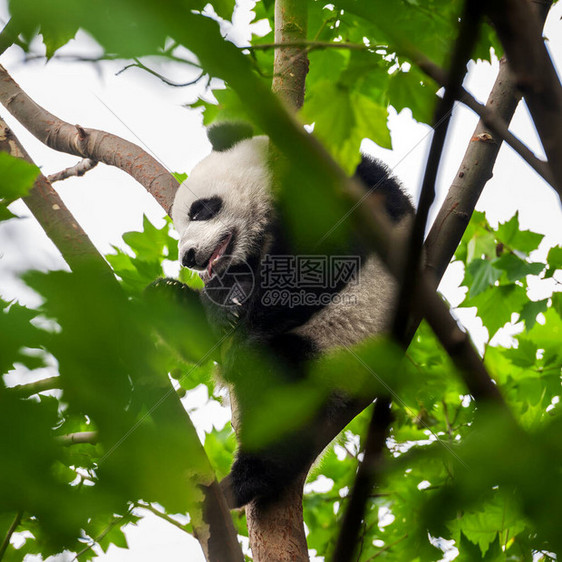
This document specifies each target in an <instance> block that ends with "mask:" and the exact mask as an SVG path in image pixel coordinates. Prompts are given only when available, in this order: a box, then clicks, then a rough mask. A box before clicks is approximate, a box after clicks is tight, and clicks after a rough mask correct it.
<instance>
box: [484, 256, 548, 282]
mask: <svg viewBox="0 0 562 562" xmlns="http://www.w3.org/2000/svg"><path fill="white" fill-rule="evenodd" d="M492 263H493V266H494V267H495V268H497V269H501V270H503V271H505V273H506V277H507V280H508V281H509V282H510V283H513V282H514V281H519V280H521V279H525V277H526V276H527V275H539V274H540V273H541V272H542V271H543V270H544V263H540V262H533V263H529V262H527V261H525V260H522V259H521V258H519V257H517V256H516V255H515V254H513V253H511V252H509V253H504V254H503V255H502V256H501V257H500V258H499V259H497V260H494V261H493V262H492Z"/></svg>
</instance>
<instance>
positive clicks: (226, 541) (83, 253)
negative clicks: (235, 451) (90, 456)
mask: <svg viewBox="0 0 562 562" xmlns="http://www.w3.org/2000/svg"><path fill="white" fill-rule="evenodd" d="M32 103H33V102H32ZM129 144H130V143H129ZM137 149H138V147H137ZM0 150H4V151H7V152H10V153H11V154H12V155H13V156H17V157H19V158H25V159H26V160H28V161H29V162H32V161H31V159H30V158H29V156H28V155H27V153H26V152H25V151H24V149H23V147H22V146H21V144H20V143H19V141H18V140H17V138H16V137H15V136H14V134H13V133H12V131H11V130H10V129H9V128H8V126H7V125H6V124H5V123H4V122H3V121H2V120H1V119H0ZM138 150H139V151H140V149H138ZM166 174H167V172H166ZM168 175H169V174H168ZM174 181H175V180H174ZM176 183H177V182H176ZM24 202H25V203H26V205H27V206H28V207H29V208H30V210H31V211H32V213H33V214H34V216H35V218H36V219H37V220H38V222H39V224H40V225H41V226H42V227H43V229H44V230H45V232H46V233H47V235H48V236H49V238H50V239H51V240H52V241H53V242H54V243H55V245H56V246H57V248H58V249H59V251H60V252H61V254H62V256H63V258H64V259H65V260H66V262H67V263H68V265H69V266H70V268H71V269H72V270H79V269H80V268H82V267H86V266H87V267H88V270H89V271H96V272H98V274H99V275H103V276H109V275H110V276H111V277H110V278H109V279H110V281H109V282H110V283H117V281H116V280H115V277H114V276H113V272H112V270H111V269H110V267H109V265H108V264H107V262H106V261H105V260H104V259H103V258H102V256H101V255H100V254H99V253H98V252H97V250H96V248H95V246H94V245H93V244H92V242H91V241H90V240H89V238H88V236H87V235H86V233H85V232H84V231H83V230H82V229H81V228H80V226H79V225H78V223H77V222H76V220H75V219H74V217H73V216H72V214H71V213H70V211H69V210H68V209H67V208H66V206H65V205H64V203H63V202H62V200H61V199H60V197H59V196H58V194H57V193H56V192H55V190H54V189H53V188H52V187H51V185H50V183H49V182H48V180H47V179H46V178H45V177H44V176H43V175H42V174H40V175H39V177H38V178H37V180H36V182H35V185H34V187H33V188H32V190H31V191H30V194H29V195H28V196H27V197H26V198H25V199H24ZM170 395H173V396H174V398H175V400H171V401H170V400H168V401H167V402H166V406H165V410H164V411H161V410H162V409H163V408H164V406H162V405H160V408H154V410H153V415H154V416H155V419H156V421H157V422H158V420H159V419H160V418H163V419H164V418H165V419H166V422H169V421H172V422H173V423H176V424H178V426H179V427H185V428H186V430H187V431H192V432H193V433H195V429H194V428H193V425H192V424H191V420H190V418H189V416H188V414H187V412H186V411H185V410H184V408H183V406H182V404H181V402H180V401H179V398H178V397H177V395H176V394H175V393H171V394H170ZM86 433H90V432H86ZM91 437H92V436H91V434H90V435H89V436H86V435H77V434H73V435H72V437H70V438H69V439H63V442H65V444H71V443H75V442H80V439H84V440H85V439H87V438H91ZM73 439H74V440H73ZM66 441H68V443H66ZM84 442H85V441H84ZM193 442H194V441H193ZM198 452H199V453H200V454H201V455H202V456H203V458H205V459H207V457H206V454H205V451H204V449H203V447H202V446H201V447H200V448H199V450H198ZM190 454H192V452H191V451H190ZM207 464H208V466H209V473H210V474H213V472H212V469H211V465H210V463H209V462H208V459H207ZM201 487H202V489H203V492H204V494H205V505H204V512H203V520H202V522H201V523H200V524H198V525H197V527H196V528H195V534H196V536H197V538H198V540H199V542H200V544H201V547H202V549H203V552H204V554H205V557H206V559H207V560H208V561H209V562H241V561H242V560H243V559H244V557H243V554H242V551H241V549H240V545H239V544H238V541H237V538H236V532H235V530H234V525H233V522H232V518H231V516H230V512H229V510H228V508H227V505H226V501H225V499H224V495H223V493H222V490H221V488H220V486H219V484H218V482H217V481H216V479H214V476H213V478H212V479H210V483H209V484H208V485H205V486H201Z"/></svg>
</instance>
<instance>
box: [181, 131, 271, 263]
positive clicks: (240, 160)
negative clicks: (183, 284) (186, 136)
mask: <svg viewBox="0 0 562 562" xmlns="http://www.w3.org/2000/svg"><path fill="white" fill-rule="evenodd" d="M268 144H269V141H268V139H267V137H254V138H251V139H247V140H244V141H242V142H240V143H238V144H236V145H235V146H234V147H232V148H230V149H229V150H226V151H224V152H211V154H210V155H209V156H207V157H206V158H204V159H203V160H202V161H201V162H200V163H199V164H197V165H196V166H195V168H194V169H193V171H192V172H191V174H190V176H189V177H188V178H187V180H185V181H184V182H183V183H182V185H181V186H180V187H179V189H178V192H177V193H176V197H175V199H174V204H173V206H172V219H173V221H174V225H175V227H176V229H177V231H178V232H179V235H180V242H179V252H180V260H181V257H182V256H183V255H184V253H185V252H186V251H187V250H189V249H190V248H193V249H194V250H195V251H196V252H201V253H203V254H210V253H211V252H212V251H213V250H214V249H215V248H216V247H217V244H218V243H219V242H220V240H221V239H222V238H223V237H224V236H225V234H227V233H229V232H231V231H232V230H236V231H237V239H236V243H235V245H234V248H233V249H232V252H231V255H232V258H233V261H232V263H237V262H239V261H241V260H243V259H244V258H245V257H246V256H247V255H248V254H249V253H250V251H251V250H252V249H253V247H254V245H255V241H256V240H257V238H258V234H259V233H260V232H262V231H263V230H264V227H265V224H266V223H267V221H268V220H269V216H270V212H271V204H272V203H271V192H270V183H271V177H270V173H269V169H268V167H267V150H268ZM213 196H219V197H221V198H222V200H223V206H222V209H221V210H220V212H219V213H218V214H217V216H215V217H214V218H212V219H210V220H206V221H190V220H189V216H188V213H189V209H190V207H191V205H192V203H193V202H194V201H196V200H197V199H201V198H208V197H213Z"/></svg>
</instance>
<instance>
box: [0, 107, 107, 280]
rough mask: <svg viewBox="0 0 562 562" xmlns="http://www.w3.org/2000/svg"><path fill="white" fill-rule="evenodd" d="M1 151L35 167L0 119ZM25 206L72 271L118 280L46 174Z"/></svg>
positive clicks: (35, 185) (36, 183)
mask: <svg viewBox="0 0 562 562" xmlns="http://www.w3.org/2000/svg"><path fill="white" fill-rule="evenodd" d="M0 151H3V152H8V153H9V154H11V155H12V156H15V157H16V158H23V159H24V160H26V161H27V162H31V163H33V161H32V160H31V158H30V157H29V155H28V154H27V152H26V151H25V149H24V148H23V146H22V145H21V144H20V142H19V141H18V139H17V138H16V137H15V135H14V134H13V132H12V130H11V129H10V128H9V127H8V125H6V123H5V122H4V121H3V120H2V119H1V118H0ZM23 202H24V203H25V204H26V205H27V207H28V208H29V210H30V211H31V212H32V213H33V215H34V216H35V218H36V219H37V221H38V222H39V224H40V225H41V227H42V228H43V230H44V231H45V233H46V234H47V236H48V237H49V238H50V239H51V240H52V242H53V243H54V244H55V246H56V247H57V249H58V250H59V251H60V253H61V254H62V257H63V258H64V260H65V261H66V263H67V264H68V265H69V267H70V269H72V270H80V269H81V268H83V267H86V266H87V267H91V266H92V265H93V266H94V267H95V268H96V271H98V272H99V273H100V275H103V276H105V277H107V278H111V279H115V278H114V276H113V272H112V271H111V268H110V267H109V265H108V264H107V262H106V261H105V260H104V259H103V258H102V256H101V255H100V253H99V252H98V251H97V249H96V247H95V246H94V244H93V243H92V241H91V240H90V238H89V237H88V235H87V234H86V232H85V231H84V230H83V229H82V227H81V226H80V225H79V224H78V222H77V221H76V219H75V218H74V216H73V215H72V213H71V212H70V211H69V210H68V208H67V207H66V205H65V204H64V202H63V200H62V199H61V198H60V197H59V195H58V193H57V192H56V191H55V190H54V189H53V188H52V186H51V184H50V183H49V181H48V180H47V178H46V177H45V176H44V175H43V174H39V176H38V177H37V179H36V180H35V184H34V186H33V188H32V189H31V191H30V192H29V195H28V196H27V197H24V198H23Z"/></svg>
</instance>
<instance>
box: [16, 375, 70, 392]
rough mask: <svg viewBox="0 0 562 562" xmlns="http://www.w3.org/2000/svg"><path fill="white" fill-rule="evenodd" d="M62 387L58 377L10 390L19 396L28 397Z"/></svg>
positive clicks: (21, 385) (19, 385)
mask: <svg viewBox="0 0 562 562" xmlns="http://www.w3.org/2000/svg"><path fill="white" fill-rule="evenodd" d="M60 387H61V384H60V377H58V376H57V377H49V378H46V379H41V380H39V381H35V382H30V383H28V384H18V385H16V386H12V387H10V389H9V390H10V392H14V393H16V394H17V395H18V396H22V397H27V396H33V395H34V394H38V393H39V392H45V391H46V390H53V389H56V388H60Z"/></svg>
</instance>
